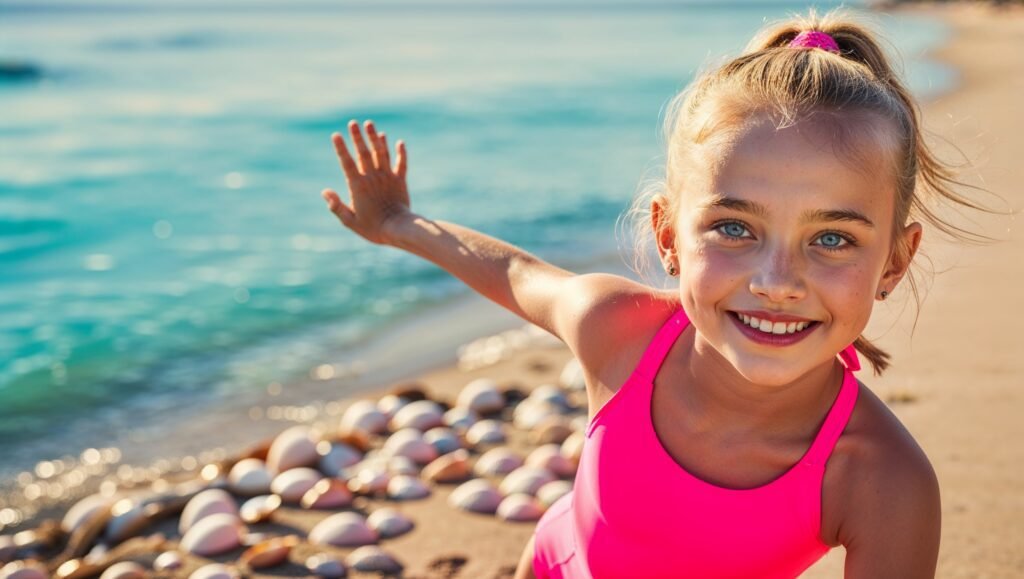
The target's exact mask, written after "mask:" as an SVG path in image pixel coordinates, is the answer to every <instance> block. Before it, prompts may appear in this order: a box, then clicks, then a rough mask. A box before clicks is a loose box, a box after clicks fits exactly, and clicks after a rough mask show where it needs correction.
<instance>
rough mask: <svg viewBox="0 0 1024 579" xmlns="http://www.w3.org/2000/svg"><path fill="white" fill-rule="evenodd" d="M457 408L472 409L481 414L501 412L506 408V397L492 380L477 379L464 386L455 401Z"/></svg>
mask: <svg viewBox="0 0 1024 579" xmlns="http://www.w3.org/2000/svg"><path fill="white" fill-rule="evenodd" d="M455 405H456V406H462V407H463V408H471V409H473V410H474V411H476V412H478V413H479V414H490V413H492V412H499V411H501V409H502V408H504V407H505V395H504V394H502V393H501V391H500V390H498V383H497V382H495V381H494V380H491V379H490V378H477V379H476V380H473V381H472V382H470V383H469V384H466V385H465V386H463V388H462V391H461V392H459V396H458V398H456V400H455Z"/></svg>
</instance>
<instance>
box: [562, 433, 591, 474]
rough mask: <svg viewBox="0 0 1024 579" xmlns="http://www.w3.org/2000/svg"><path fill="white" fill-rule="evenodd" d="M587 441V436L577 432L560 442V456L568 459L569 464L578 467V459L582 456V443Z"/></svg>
mask: <svg viewBox="0 0 1024 579" xmlns="http://www.w3.org/2000/svg"><path fill="white" fill-rule="evenodd" d="M586 441H587V435H586V433H584V432H581V431H579V430H577V431H576V432H573V433H572V434H570V435H569V438H566V439H565V441H564V442H562V446H561V450H562V456H564V457H565V458H567V459H569V461H570V462H572V463H573V464H575V465H577V466H579V464H580V457H581V456H583V443H584V442H586Z"/></svg>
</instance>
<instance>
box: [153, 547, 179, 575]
mask: <svg viewBox="0 0 1024 579" xmlns="http://www.w3.org/2000/svg"><path fill="white" fill-rule="evenodd" d="M181 565H182V561H181V554H180V553H178V552H177V551H164V552H163V553H160V554H159V555H157V557H156V559H154V560H153V570H154V571H174V570H176V569H181Z"/></svg>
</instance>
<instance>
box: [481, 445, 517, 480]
mask: <svg viewBox="0 0 1024 579" xmlns="http://www.w3.org/2000/svg"><path fill="white" fill-rule="evenodd" d="M521 466H523V457H521V456H519V454H518V453H516V451H514V450H512V449H511V448H509V447H507V446H499V447H497V448H492V449H491V450H488V451H487V452H485V453H483V454H482V455H480V458H478V459H476V465H474V467H473V472H475V473H476V474H478V475H480V476H484V475H498V476H504V475H506V474H508V473H510V472H512V471H514V470H515V469H517V468H519V467H521Z"/></svg>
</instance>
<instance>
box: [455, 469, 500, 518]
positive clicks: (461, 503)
mask: <svg viewBox="0 0 1024 579" xmlns="http://www.w3.org/2000/svg"><path fill="white" fill-rule="evenodd" d="M500 503H501V494H500V493H499V492H498V489H496V488H494V485H493V484H491V481H489V480H487V479H482V478H475V479H473V480H471V481H469V482H465V483H462V484H461V485H459V486H458V487H456V488H455V490H454V491H452V494H450V495H448V504H450V505H451V506H453V507H455V508H457V509H462V510H464V511H473V512H475V513H488V514H494V511H496V510H498V505H499V504H500Z"/></svg>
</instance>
